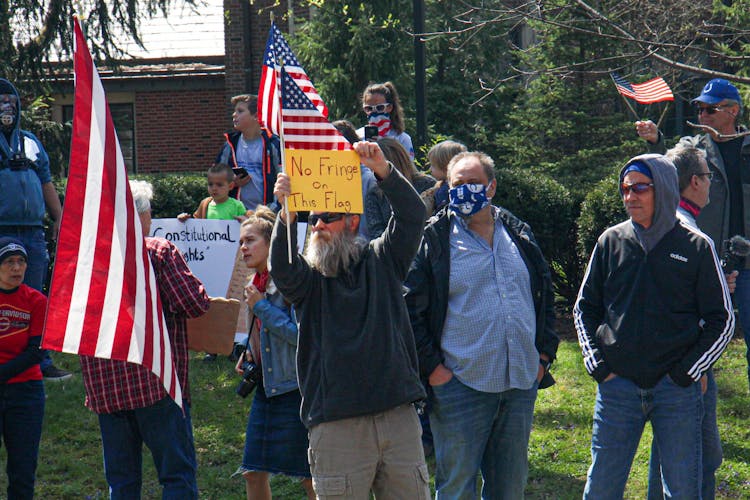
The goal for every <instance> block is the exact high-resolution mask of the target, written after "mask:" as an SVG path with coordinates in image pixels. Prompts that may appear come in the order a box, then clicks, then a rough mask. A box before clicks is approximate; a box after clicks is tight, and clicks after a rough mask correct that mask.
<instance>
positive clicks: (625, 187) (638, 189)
mask: <svg viewBox="0 0 750 500" xmlns="http://www.w3.org/2000/svg"><path fill="white" fill-rule="evenodd" d="M652 187H654V184H653V183H649V182H636V183H634V184H625V183H624V182H623V183H622V184H620V192H621V193H622V195H623V196H625V195H627V194H630V192H631V191H632V192H634V193H635V194H643V193H645V192H646V191H648V190H649V189H651V188H652Z"/></svg>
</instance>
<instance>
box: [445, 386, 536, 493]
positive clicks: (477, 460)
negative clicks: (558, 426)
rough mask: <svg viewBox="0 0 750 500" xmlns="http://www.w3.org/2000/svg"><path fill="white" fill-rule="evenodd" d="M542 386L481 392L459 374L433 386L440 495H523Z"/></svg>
mask: <svg viewBox="0 0 750 500" xmlns="http://www.w3.org/2000/svg"><path fill="white" fill-rule="evenodd" d="M536 392H537V384H536V383H534V385H533V386H532V387H531V389H527V390H519V389H512V390H509V391H505V392H501V393H488V392H479V391H475V390H474V389H471V388H469V387H467V386H466V385H464V384H463V383H461V382H460V381H459V380H458V379H457V378H456V377H455V376H454V377H453V378H452V379H450V380H449V381H448V382H447V383H445V384H443V385H439V386H436V387H432V395H431V401H430V402H431V403H432V410H431V413H430V425H431V427H432V435H433V438H434V444H435V462H436V466H437V470H436V472H435V489H436V491H437V496H436V498H437V499H438V500H440V499H445V498H448V499H452V500H453V499H472V500H473V499H475V498H476V496H477V493H476V483H477V479H476V477H477V472H478V471H480V470H481V471H482V479H483V480H484V485H483V487H482V498H491V499H502V498H507V499H518V498H523V492H524V488H525V487H526V478H527V475H528V469H529V463H528V456H527V450H528V444H529V435H530V434H531V423H532V420H533V418H534V403H535V402H536Z"/></svg>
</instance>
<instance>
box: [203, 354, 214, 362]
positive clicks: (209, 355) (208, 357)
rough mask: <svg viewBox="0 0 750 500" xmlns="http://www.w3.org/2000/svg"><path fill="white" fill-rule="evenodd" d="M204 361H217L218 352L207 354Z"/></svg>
mask: <svg viewBox="0 0 750 500" xmlns="http://www.w3.org/2000/svg"><path fill="white" fill-rule="evenodd" d="M203 361H205V362H206V363H212V362H214V361H216V354H206V356H205V357H204V358H203Z"/></svg>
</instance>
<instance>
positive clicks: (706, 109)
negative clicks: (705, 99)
mask: <svg viewBox="0 0 750 500" xmlns="http://www.w3.org/2000/svg"><path fill="white" fill-rule="evenodd" d="M726 107H727V106H719V105H716V106H696V107H695V112H696V113H697V114H699V115H700V114H701V113H706V114H709V115H713V114H716V113H717V112H719V111H721V110H722V109H723V108H726Z"/></svg>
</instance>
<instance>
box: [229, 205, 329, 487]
mask: <svg viewBox="0 0 750 500" xmlns="http://www.w3.org/2000/svg"><path fill="white" fill-rule="evenodd" d="M275 220H276V214H275V213H274V212H273V211H272V210H271V209H269V208H268V207H265V206H263V205H259V206H257V207H256V209H255V212H254V213H252V214H251V215H249V216H248V218H247V220H245V221H244V222H243V223H242V225H241V226H240V250H241V252H242V258H243V260H244V261H245V265H247V267H248V268H252V269H254V270H255V274H254V275H253V278H252V282H251V283H250V284H248V286H247V287H246V288H245V295H246V302H247V305H248V307H249V308H250V335H249V337H248V343H247V349H246V350H245V353H244V354H243V355H242V356H240V359H239V361H238V362H237V366H236V370H237V372H238V373H239V374H241V375H242V374H243V373H244V372H245V369H246V368H247V366H248V363H255V365H256V369H258V370H259V373H262V374H263V375H262V377H263V378H262V381H261V382H260V383H258V385H257V387H256V388H255V396H254V398H253V404H252V407H251V409H250V415H249V417H248V421H247V432H246V433H245V452H244V455H243V457H242V465H241V466H240V468H239V470H238V473H241V474H242V475H243V477H244V478H245V488H246V491H247V498H248V500H258V499H264V500H266V499H267V500H270V499H271V485H270V482H269V474H286V475H288V476H291V477H296V478H299V479H300V480H301V482H302V486H303V488H304V489H305V492H306V494H307V497H308V498H310V499H313V498H315V494H314V492H313V488H312V479H311V476H310V467H309V465H308V463H307V448H308V440H307V429H305V426H304V425H302V421H301V420H300V416H299V411H300V405H301V404H302V396H301V395H300V392H299V386H298V385H297V368H296V353H297V323H296V321H295V318H294V312H293V310H292V308H291V306H290V305H289V304H288V303H287V302H286V301H285V300H284V297H283V296H282V295H281V293H280V292H279V291H278V289H277V288H276V286H275V285H274V283H273V280H272V279H271V276H270V275H269V274H268V251H269V247H270V244H271V232H272V231H273V225H274V222H275Z"/></svg>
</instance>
